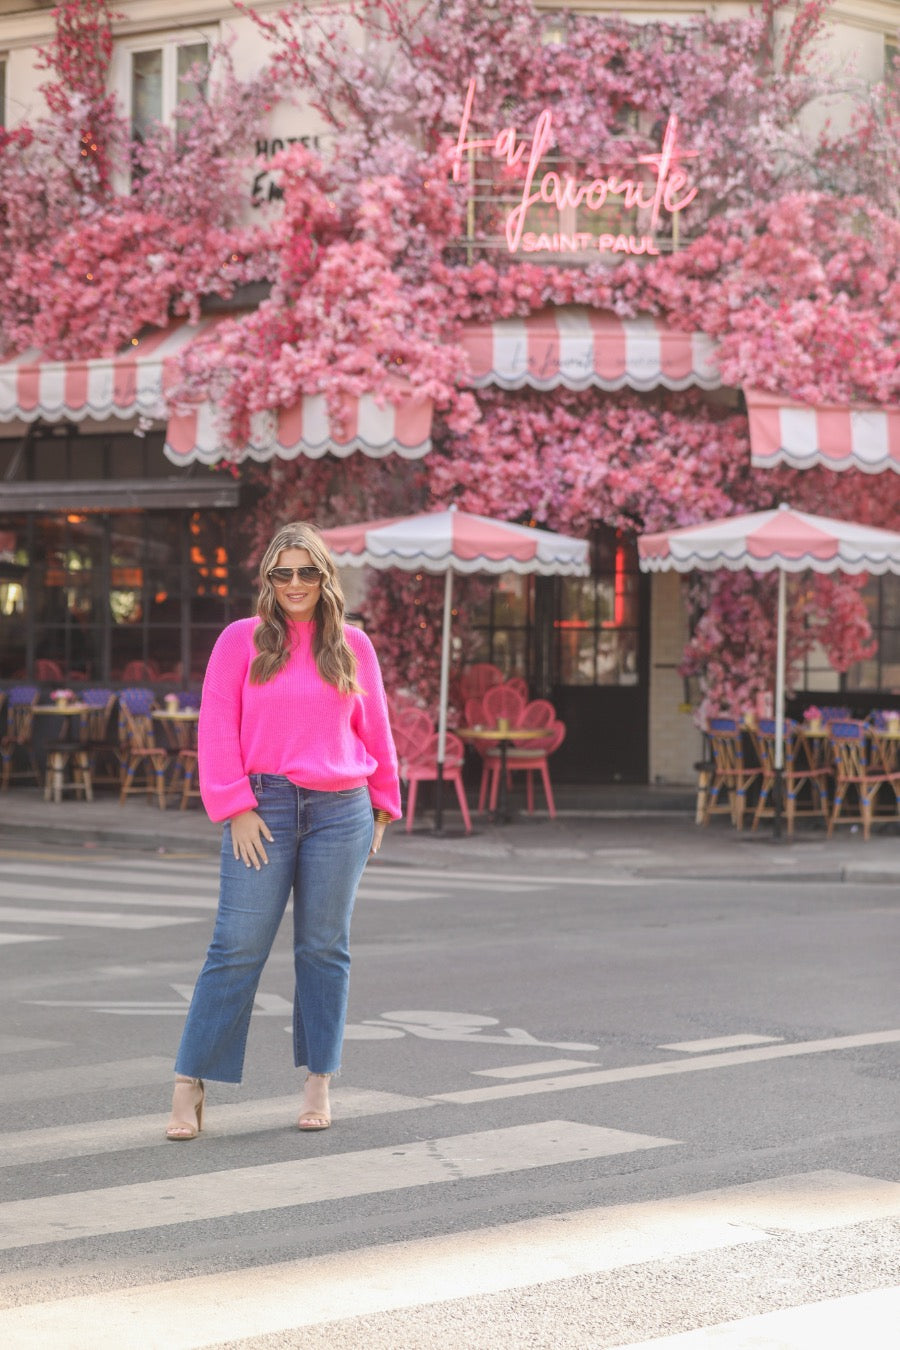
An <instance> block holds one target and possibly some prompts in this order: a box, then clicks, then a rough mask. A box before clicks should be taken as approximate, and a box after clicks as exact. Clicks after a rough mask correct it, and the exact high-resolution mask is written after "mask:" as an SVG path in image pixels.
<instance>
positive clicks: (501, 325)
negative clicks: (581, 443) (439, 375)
mask: <svg viewBox="0 0 900 1350" xmlns="http://www.w3.org/2000/svg"><path fill="white" fill-rule="evenodd" d="M461 342H462V345H463V347H464V348H465V350H466V352H467V354H468V357H469V365H470V371H471V375H470V383H471V384H472V385H474V387H475V388H476V389H482V388H485V387H486V386H488V385H496V386H497V387H498V388H500V389H522V388H524V387H526V386H527V387H528V388H530V389H540V390H547V389H556V388H558V387H559V386H563V387H564V388H566V389H591V388H593V389H605V390H608V391H614V390H617V389H624V388H626V387H627V388H629V389H637V390H642V391H646V390H649V389H656V388H659V387H660V386H662V387H663V388H665V389H687V388H688V387H689V386H691V385H697V386H699V388H701V389H718V388H719V387H720V386H721V383H722V379H721V376H720V375H719V372H718V369H717V368H716V365H715V360H714V351H715V344H714V343H713V341H712V339H711V338H709V337H707V336H706V335H705V334H704V333H683V332H677V331H676V330H675V329H672V328H668V327H666V325H665V324H664V323H662V322H661V321H660V320H659V319H654V318H651V317H650V316H648V315H644V316H642V317H640V318H637V319H620V318H619V317H618V316H617V315H615V314H612V313H610V312H608V311H603V310H591V309H588V308H586V307H585V306H581V305H571V306H562V307H560V308H556V309H546V310H542V311H540V312H539V313H537V314H532V315H530V316H529V317H528V318H522V319H497V320H495V321H494V322H493V323H468V324H466V326H465V328H464V329H463V334H462V338H461Z"/></svg>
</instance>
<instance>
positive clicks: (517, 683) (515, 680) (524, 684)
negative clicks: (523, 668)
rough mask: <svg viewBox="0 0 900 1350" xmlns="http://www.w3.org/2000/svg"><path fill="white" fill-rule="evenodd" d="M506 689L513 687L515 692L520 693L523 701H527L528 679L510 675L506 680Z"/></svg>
mask: <svg viewBox="0 0 900 1350" xmlns="http://www.w3.org/2000/svg"><path fill="white" fill-rule="evenodd" d="M506 687H507V689H515V691H516V693H517V694H521V695H522V697H523V698H524V700H525V702H526V703H527V702H528V681H527V680H524V679H523V678H522V676H521V675H511V676H510V677H509V679H508V680H507V681H506Z"/></svg>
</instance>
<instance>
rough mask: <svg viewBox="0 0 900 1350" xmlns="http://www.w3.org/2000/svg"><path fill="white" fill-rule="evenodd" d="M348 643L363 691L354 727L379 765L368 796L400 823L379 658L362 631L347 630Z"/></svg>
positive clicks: (394, 761) (397, 782)
mask: <svg viewBox="0 0 900 1350" xmlns="http://www.w3.org/2000/svg"><path fill="white" fill-rule="evenodd" d="M347 640H348V643H349V645H350V646H351V647H352V648H353V650H354V651H355V652H356V659H357V662H358V667H357V672H356V682H357V684H358V685H359V686H360V687H361V689H362V690H363V693H362V695H361V696H358V697H357V703H356V709H355V711H354V718H353V727H354V730H355V731H356V733H357V735H358V736H359V739H360V740H361V741H362V743H363V745H364V746H365V747H366V749H367V750H368V752H369V754H370V756H371V757H372V759H373V760H374V761H375V765H376V767H375V769H374V770H373V771H372V773H371V774H370V775H369V796H370V797H371V798H372V805H373V806H374V807H375V808H376V810H378V809H380V810H383V811H389V812H390V814H391V817H392V819H394V820H399V819H400V776H399V772H398V769H397V751H396V748H395V746H394V738H393V736H392V734H391V724H390V719H389V716H388V705H387V696H386V694H385V691H384V681H383V680H382V678H381V668H380V667H379V665H378V657H377V656H376V655H375V648H374V647H373V646H372V643H371V642H370V641H369V638H368V637H367V636H366V634H365V633H363V632H362V630H361V629H349V628H348V630H347Z"/></svg>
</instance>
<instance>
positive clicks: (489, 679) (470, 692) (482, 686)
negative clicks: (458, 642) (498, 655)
mask: <svg viewBox="0 0 900 1350" xmlns="http://www.w3.org/2000/svg"><path fill="white" fill-rule="evenodd" d="M502 683H503V671H502V670H499V669H498V668H497V667H496V666H492V665H491V664H490V663H489V662H488V661H477V662H476V663H475V664H474V665H471V666H466V667H465V668H464V670H463V671H462V673H461V675H460V677H459V695H460V698H461V699H463V701H465V700H466V699H467V698H480V697H481V695H482V694H483V693H484V692H485V690H487V689H490V688H491V686H492V685H495V684H502Z"/></svg>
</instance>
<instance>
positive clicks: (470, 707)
mask: <svg viewBox="0 0 900 1350" xmlns="http://www.w3.org/2000/svg"><path fill="white" fill-rule="evenodd" d="M463 719H464V721H465V725H466V726H467V727H479V726H481V725H482V724H483V723H484V703H483V702H482V700H481V699H480V698H467V699H466V702H465V706H464V708H463Z"/></svg>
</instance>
